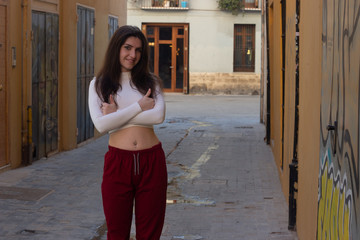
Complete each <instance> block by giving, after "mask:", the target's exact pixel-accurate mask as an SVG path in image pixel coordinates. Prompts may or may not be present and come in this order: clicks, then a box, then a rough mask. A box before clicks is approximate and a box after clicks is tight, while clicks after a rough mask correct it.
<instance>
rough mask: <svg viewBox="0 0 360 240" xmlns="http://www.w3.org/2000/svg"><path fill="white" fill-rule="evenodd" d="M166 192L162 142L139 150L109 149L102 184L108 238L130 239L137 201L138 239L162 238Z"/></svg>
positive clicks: (113, 239) (165, 171) (136, 223)
mask: <svg viewBox="0 0 360 240" xmlns="http://www.w3.org/2000/svg"><path fill="white" fill-rule="evenodd" d="M166 189H167V170H166V161H165V154H164V151H163V149H162V147H161V143H159V144H157V145H155V146H153V147H152V148H149V149H145V150H139V151H128V150H122V149H118V148H114V147H111V146H109V151H108V152H107V153H106V155H105V164H104V174H103V182H102V185H101V191H102V198H103V206H104V213H105V218H106V223H107V228H108V234H107V239H108V240H128V239H129V238H130V230H131V221H132V214H133V203H134V200H135V225H136V239H137V240H158V239H160V236H161V231H162V228H163V225H164V218H165V207H166Z"/></svg>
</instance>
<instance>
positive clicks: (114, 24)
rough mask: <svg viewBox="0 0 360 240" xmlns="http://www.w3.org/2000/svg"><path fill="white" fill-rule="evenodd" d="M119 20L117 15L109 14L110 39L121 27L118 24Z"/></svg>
mask: <svg viewBox="0 0 360 240" xmlns="http://www.w3.org/2000/svg"><path fill="white" fill-rule="evenodd" d="M118 22H119V20H118V18H117V17H113V16H109V23H108V28H109V39H110V38H111V37H112V35H113V34H114V33H115V32H116V30H117V29H118V28H119V24H118Z"/></svg>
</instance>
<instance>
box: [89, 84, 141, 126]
mask: <svg viewBox="0 0 360 240" xmlns="http://www.w3.org/2000/svg"><path fill="white" fill-rule="evenodd" d="M101 104H102V101H101V99H100V98H99V96H98V94H97V93H96V90H95V78H94V79H93V80H92V81H91V82H90V86H89V110H90V116H91V119H92V121H93V123H94V125H95V127H96V129H97V130H98V131H99V132H100V133H103V132H107V131H110V130H112V129H116V128H120V127H122V126H124V125H125V124H128V123H129V121H130V120H131V119H132V118H134V117H135V116H136V115H138V114H139V113H141V112H142V109H141V107H140V105H139V103H138V102H135V103H133V104H131V105H130V106H128V107H126V108H123V109H119V110H117V111H116V112H113V113H109V114H106V115H103V113H102V111H101Z"/></svg>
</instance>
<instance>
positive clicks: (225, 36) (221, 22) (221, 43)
mask: <svg viewBox="0 0 360 240" xmlns="http://www.w3.org/2000/svg"><path fill="white" fill-rule="evenodd" d="M139 6H140V5H139V4H134V3H132V2H129V3H128V19H127V20H128V24H131V25H135V26H138V27H141V23H161V22H165V23H168V22H171V23H189V25H190V26H189V29H190V34H189V52H190V56H189V63H190V65H189V71H190V72H226V73H232V72H233V44H234V39H233V38H234V37H233V34H234V24H255V25H256V27H255V28H256V29H255V32H256V33H255V34H256V37H255V38H256V40H255V45H256V46H255V49H256V52H255V54H256V56H255V73H260V66H261V65H260V56H261V51H260V49H261V12H260V11H257V12H252V13H250V12H246V13H245V14H242V13H240V14H239V15H237V16H234V15H231V13H227V12H224V11H220V10H219V9H217V3H216V1H215V0H212V1H206V0H196V1H194V0H193V1H191V0H190V1H189V8H190V10H189V11H151V10H146V11H145V10H142V9H140V8H139ZM204 29H206V31H204ZM216 59H221V61H215V60H216Z"/></svg>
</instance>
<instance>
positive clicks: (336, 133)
mask: <svg viewBox="0 0 360 240" xmlns="http://www.w3.org/2000/svg"><path fill="white" fill-rule="evenodd" d="M322 19H323V22H322V23H323V26H322V28H323V32H322V48H323V50H322V87H321V115H320V121H321V122H320V124H321V126H320V128H321V133H320V135H321V139H320V171H319V188H318V226H317V239H325V240H328V239H353V240H355V239H360V213H359V211H360V198H359V163H360V161H359V148H360V141H359V136H360V135H359V131H360V128H359V119H360V111H359V106H360V87H359V82H360V55H359V53H360V0H343V1H338V0H323V17H322Z"/></svg>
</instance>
